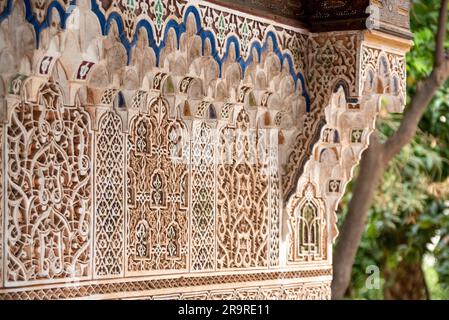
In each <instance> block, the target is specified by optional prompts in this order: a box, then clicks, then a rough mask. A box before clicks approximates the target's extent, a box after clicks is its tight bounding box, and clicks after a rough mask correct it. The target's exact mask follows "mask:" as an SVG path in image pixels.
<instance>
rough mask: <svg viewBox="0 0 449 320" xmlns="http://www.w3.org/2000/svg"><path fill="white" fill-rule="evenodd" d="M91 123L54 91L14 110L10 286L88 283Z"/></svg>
mask: <svg viewBox="0 0 449 320" xmlns="http://www.w3.org/2000/svg"><path fill="white" fill-rule="evenodd" d="M89 123H90V121H89V116H88V115H87V113H86V112H84V111H83V110H82V109H81V108H79V107H66V106H64V105H63V104H62V97H61V93H60V91H59V88H58V87H57V85H56V84H54V83H48V84H45V85H43V86H42V87H41V88H40V89H39V93H38V96H37V103H20V104H18V105H16V106H15V107H14V110H13V112H12V116H11V122H10V124H9V125H8V127H7V137H6V138H7V147H8V153H7V155H6V156H7V168H8V170H7V172H6V174H7V177H6V183H7V185H6V188H7V196H8V200H7V207H6V208H5V209H6V236H7V241H6V246H7V247H6V248H5V249H6V266H7V270H6V271H5V273H6V284H7V285H8V286H10V285H25V284H30V283H31V282H36V281H39V282H42V281H46V282H47V281H53V280H56V279H64V278H72V279H73V278H86V277H88V276H89V275H90V270H89V265H90V256H91V238H90V237H91V230H90V228H91V226H92V215H91V210H92V190H91V188H92V185H91V177H92V173H91V168H92V154H91V148H92V143H91V142H92V137H91V133H90V129H89V127H90V125H89Z"/></svg>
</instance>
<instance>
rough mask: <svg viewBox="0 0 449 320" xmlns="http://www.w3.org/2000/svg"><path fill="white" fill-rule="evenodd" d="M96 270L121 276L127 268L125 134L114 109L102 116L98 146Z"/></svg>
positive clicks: (97, 273)
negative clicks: (125, 250) (125, 249)
mask: <svg viewBox="0 0 449 320" xmlns="http://www.w3.org/2000/svg"><path fill="white" fill-rule="evenodd" d="M95 154H96V158H95V169H96V174H95V178H96V179H95V191H96V192H95V194H96V202H95V208H96V210H95V212H96V215H95V255H94V256H95V274H96V275H97V276H98V277H106V276H120V275H123V271H124V268H123V266H124V240H125V239H124V232H125V215H124V212H125V206H124V197H125V192H124V191H125V190H124V189H125V174H124V170H125V135H124V134H123V132H122V120H121V118H120V117H119V116H118V115H117V114H115V113H114V112H108V113H106V114H105V115H104V116H103V117H102V118H101V120H100V125H99V132H98V135H97V136H96V149H95Z"/></svg>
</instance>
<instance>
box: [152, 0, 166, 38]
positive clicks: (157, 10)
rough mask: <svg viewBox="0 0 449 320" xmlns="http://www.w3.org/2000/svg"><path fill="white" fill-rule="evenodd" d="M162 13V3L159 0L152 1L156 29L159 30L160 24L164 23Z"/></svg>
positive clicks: (163, 10) (163, 9)
mask: <svg viewBox="0 0 449 320" xmlns="http://www.w3.org/2000/svg"><path fill="white" fill-rule="evenodd" d="M164 13H165V8H164V4H163V3H162V1H161V0H156V1H155V2H154V15H155V17H156V19H155V24H156V29H157V30H159V31H160V30H161V29H162V26H163V24H164V20H163V18H164Z"/></svg>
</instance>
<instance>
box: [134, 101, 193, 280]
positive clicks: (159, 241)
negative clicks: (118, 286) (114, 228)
mask: <svg viewBox="0 0 449 320" xmlns="http://www.w3.org/2000/svg"><path fill="white" fill-rule="evenodd" d="M168 108H169V106H168V103H167V102H166V101H165V100H163V99H162V98H157V99H154V100H153V101H150V103H149V115H146V114H142V115H138V116H136V117H135V118H134V119H133V120H132V123H131V126H130V128H131V130H130V135H129V138H128V166H127V171H128V172H127V173H128V212H127V215H128V218H127V221H128V225H127V232H128V242H127V271H129V272H130V273H135V272H140V273H145V272H151V271H155V270H185V269H187V267H188V266H187V262H188V230H189V219H188V206H189V200H188V197H189V191H188V190H189V177H188V166H187V165H186V164H185V163H184V162H183V152H184V150H183V143H184V141H183V137H182V133H183V132H184V131H185V127H184V125H183V123H182V122H181V121H178V120H171V119H169V118H168V112H169V110H168Z"/></svg>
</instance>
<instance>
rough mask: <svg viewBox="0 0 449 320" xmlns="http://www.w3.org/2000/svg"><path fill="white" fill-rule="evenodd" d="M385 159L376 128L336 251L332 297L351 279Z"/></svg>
mask: <svg viewBox="0 0 449 320" xmlns="http://www.w3.org/2000/svg"><path fill="white" fill-rule="evenodd" d="M382 162H383V161H382V144H381V143H380V142H379V139H378V137H377V134H376V133H375V132H374V133H373V134H372V135H371V137H370V147H369V148H368V149H367V150H366V151H365V152H364V153H363V156H362V161H361V162H360V173H359V176H358V178H357V181H356V185H355V186H354V190H356V191H355V192H354V193H353V195H352V198H351V201H350V202H349V208H348V214H347V215H346V218H345V221H344V222H343V226H342V228H341V232H340V239H339V241H338V243H337V246H336V248H335V251H334V261H333V266H334V276H333V279H332V299H341V298H343V296H344V294H345V291H346V289H347V287H348V285H349V282H350V280H351V272H352V265H353V264H354V259H355V255H356V253H357V248H358V246H359V243H360V240H361V238H362V234H363V231H364V229H365V221H366V218H367V216H368V209H369V207H370V205H371V202H372V199H373V197H374V193H375V191H376V188H377V185H378V183H379V181H380V178H381V176H382V172H383V171H384V167H383V165H382Z"/></svg>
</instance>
